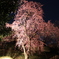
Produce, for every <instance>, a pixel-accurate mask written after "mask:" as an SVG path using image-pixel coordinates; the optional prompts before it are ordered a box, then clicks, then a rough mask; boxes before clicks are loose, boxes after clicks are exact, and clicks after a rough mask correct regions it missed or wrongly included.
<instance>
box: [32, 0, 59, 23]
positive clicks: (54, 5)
mask: <svg viewBox="0 0 59 59" xmlns="http://www.w3.org/2000/svg"><path fill="white" fill-rule="evenodd" d="M31 1H36V2H40V3H41V4H43V7H42V8H43V11H44V20H45V21H48V20H52V22H54V21H55V20H59V1H58V0H31Z"/></svg>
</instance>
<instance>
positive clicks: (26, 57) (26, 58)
mask: <svg viewBox="0 0 59 59" xmlns="http://www.w3.org/2000/svg"><path fill="white" fill-rule="evenodd" d="M22 48H23V50H24V56H25V59H28V55H27V53H26V50H25V46H24V44H22Z"/></svg>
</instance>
